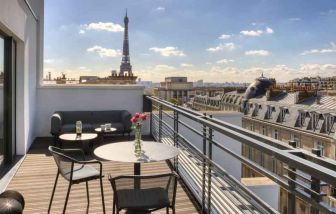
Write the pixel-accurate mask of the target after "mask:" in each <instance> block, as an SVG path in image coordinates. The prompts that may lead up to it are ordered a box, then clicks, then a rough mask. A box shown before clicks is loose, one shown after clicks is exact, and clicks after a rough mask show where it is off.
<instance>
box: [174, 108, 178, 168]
mask: <svg viewBox="0 0 336 214" xmlns="http://www.w3.org/2000/svg"><path fill="white" fill-rule="evenodd" d="M178 120H179V115H178V112H177V111H175V110H174V146H175V147H178V132H179V126H178V125H179V123H178ZM174 168H175V171H176V172H178V157H175V158H174Z"/></svg>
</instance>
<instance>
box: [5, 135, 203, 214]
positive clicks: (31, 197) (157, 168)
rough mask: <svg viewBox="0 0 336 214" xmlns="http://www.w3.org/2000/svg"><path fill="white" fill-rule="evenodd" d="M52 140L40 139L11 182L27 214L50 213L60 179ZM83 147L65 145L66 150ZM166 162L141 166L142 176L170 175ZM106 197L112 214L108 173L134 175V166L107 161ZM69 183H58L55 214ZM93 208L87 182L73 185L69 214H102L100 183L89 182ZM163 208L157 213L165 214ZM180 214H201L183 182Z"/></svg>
mask: <svg viewBox="0 0 336 214" xmlns="http://www.w3.org/2000/svg"><path fill="white" fill-rule="evenodd" d="M121 140H127V138H123V137H112V138H111V139H108V140H106V142H108V143H110V142H115V141H121ZM51 144H52V142H51V140H50V139H39V140H37V141H36V142H34V144H33V145H32V146H31V148H30V150H29V152H28V154H27V155H26V157H25V159H24V161H23V162H22V164H21V166H20V168H19V170H18V171H17V173H16V175H15V176H14V178H13V179H12V180H11V182H10V184H9V185H8V187H7V189H12V190H17V191H19V192H20V193H22V194H23V196H24V198H25V201H26V205H25V209H24V213H47V211H48V205H49V200H50V196H51V192H52V188H53V184H54V181H55V176H56V170H57V168H56V164H55V162H54V160H53V158H52V156H50V154H49V153H48V151H47V148H48V145H51ZM75 146H80V145H79V144H78V145H74V144H72V145H69V144H65V143H64V144H63V147H64V148H70V147H72V148H73V147H75ZM170 171H171V169H170V167H169V165H168V164H167V163H166V162H156V163H146V164H142V165H141V174H143V175H148V174H159V173H166V172H170ZM103 173H104V174H105V178H104V179H103V181H104V196H105V207H106V213H112V188H111V185H110V182H109V181H108V179H107V175H108V173H111V174H112V175H113V176H118V175H131V174H133V164H129V163H118V162H108V161H104V162H103ZM67 185H68V182H67V181H65V180H64V179H63V178H62V177H60V178H59V180H58V185H57V188H56V192H55V196H54V201H53V205H52V209H51V213H61V212H62V210H63V205H64V201H65V196H66V190H67ZM89 192H90V206H89V210H87V199H86V188H85V183H82V184H77V185H73V186H72V188H71V192H70V197H69V202H68V206H67V213H102V203H101V197H100V188H99V180H95V181H90V182H89ZM165 212H166V210H165V209H162V210H159V211H156V212H154V213H165ZM176 213H198V211H197V206H196V205H195V203H194V201H193V199H192V197H190V196H189V193H188V191H187V189H186V188H185V187H184V185H183V184H182V183H179V184H178V188H177V196H176Z"/></svg>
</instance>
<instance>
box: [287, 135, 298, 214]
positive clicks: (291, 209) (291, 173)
mask: <svg viewBox="0 0 336 214" xmlns="http://www.w3.org/2000/svg"><path fill="white" fill-rule="evenodd" d="M288 144H289V145H291V146H292V147H294V148H295V147H296V142H295V141H289V142H288ZM288 169H289V170H288V177H289V178H290V179H292V180H293V181H295V179H296V174H295V171H296V169H295V168H293V167H290V166H288ZM293 181H291V180H288V186H289V190H291V191H295V182H293ZM287 198H288V199H287V213H293V214H295V213H296V209H295V203H296V197H295V195H294V194H293V193H291V192H288V194H287Z"/></svg>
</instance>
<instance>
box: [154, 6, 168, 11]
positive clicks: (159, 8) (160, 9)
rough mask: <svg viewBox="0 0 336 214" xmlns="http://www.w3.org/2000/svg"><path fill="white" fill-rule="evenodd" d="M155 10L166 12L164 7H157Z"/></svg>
mask: <svg viewBox="0 0 336 214" xmlns="http://www.w3.org/2000/svg"><path fill="white" fill-rule="evenodd" d="M155 10H156V11H162V12H164V11H165V10H166V8H164V7H157V8H156V9H155Z"/></svg>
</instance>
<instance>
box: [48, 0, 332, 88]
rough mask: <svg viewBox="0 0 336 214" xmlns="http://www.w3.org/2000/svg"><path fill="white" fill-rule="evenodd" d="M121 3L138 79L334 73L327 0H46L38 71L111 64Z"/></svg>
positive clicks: (119, 33) (75, 71)
mask: <svg viewBox="0 0 336 214" xmlns="http://www.w3.org/2000/svg"><path fill="white" fill-rule="evenodd" d="M125 8H127V10H128V16H129V19H130V22H129V37H130V55H131V63H132V65H133V71H134V73H135V74H136V75H137V76H139V77H141V78H142V79H143V80H152V81H154V82H159V81H162V80H163V78H164V77H165V76H172V75H174V76H176V75H178V76H187V77H188V78H189V79H190V80H192V81H195V80H198V79H204V80H205V81H211V82H226V81H237V82H246V81H251V80H252V79H254V78H255V77H256V76H258V75H260V74H261V72H264V73H265V75H267V76H269V77H275V78H277V79H278V80H279V81H287V80H289V79H291V78H294V77H299V76H315V75H321V76H325V75H336V36H335V35H336V25H335V23H336V1H334V0H319V1H314V0H292V1H289V0H254V1H251V0H241V1H237V0H208V1H206V0H183V1H180V0H138V1H135V0H124V1H115V0H96V1H92V0H71V1H69V0H57V1H54V0H46V1H45V49H44V55H45V65H44V71H45V74H46V73H47V72H49V71H50V72H52V75H53V76H56V75H59V74H60V73H61V72H64V73H66V74H67V76H68V77H78V76H79V75H98V76H106V75H109V73H110V71H111V70H112V69H115V70H119V66H120V61H121V56H120V51H121V50H122V39H123V17H124V15H125Z"/></svg>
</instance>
